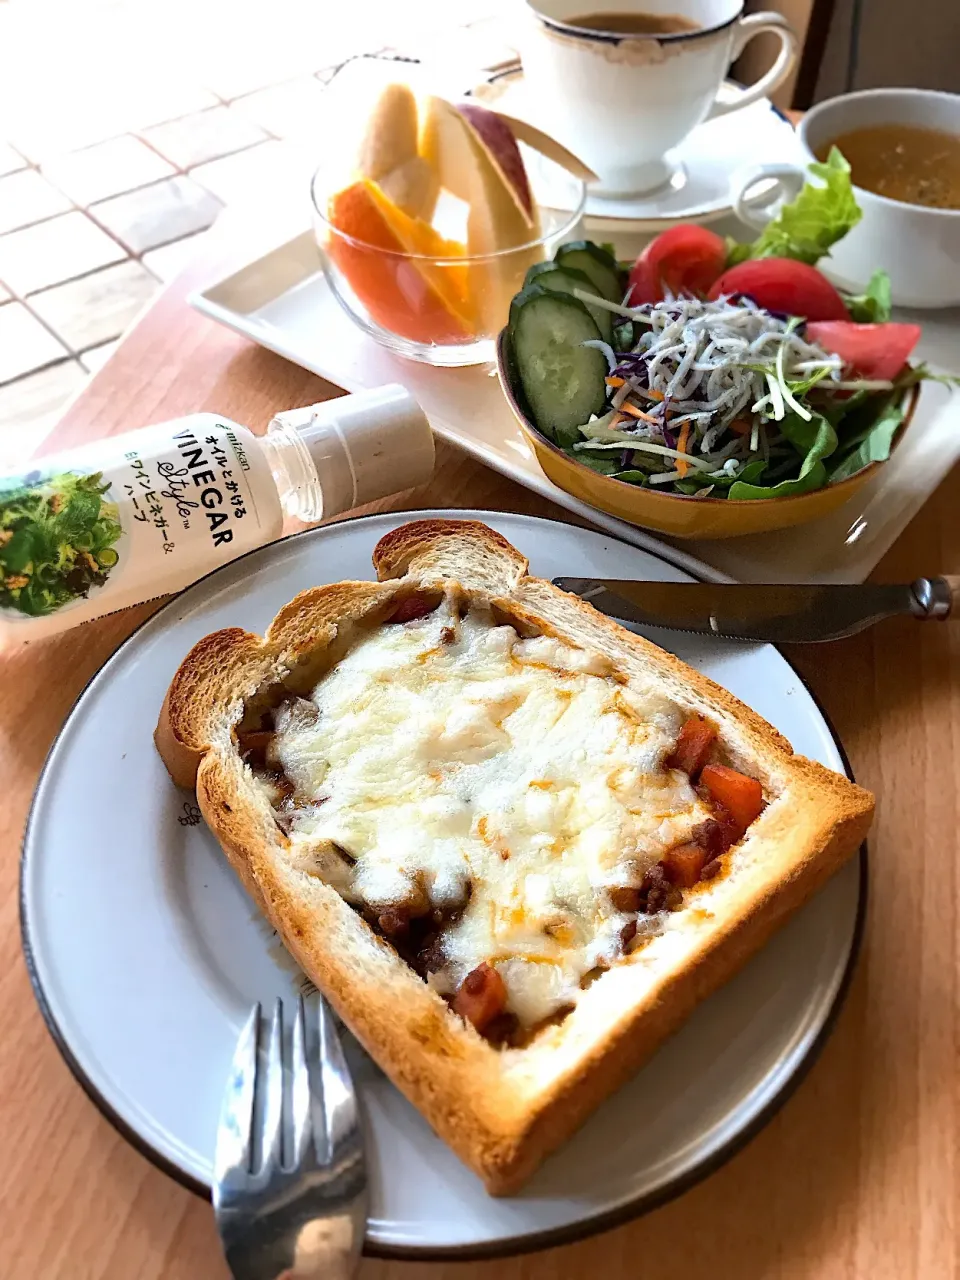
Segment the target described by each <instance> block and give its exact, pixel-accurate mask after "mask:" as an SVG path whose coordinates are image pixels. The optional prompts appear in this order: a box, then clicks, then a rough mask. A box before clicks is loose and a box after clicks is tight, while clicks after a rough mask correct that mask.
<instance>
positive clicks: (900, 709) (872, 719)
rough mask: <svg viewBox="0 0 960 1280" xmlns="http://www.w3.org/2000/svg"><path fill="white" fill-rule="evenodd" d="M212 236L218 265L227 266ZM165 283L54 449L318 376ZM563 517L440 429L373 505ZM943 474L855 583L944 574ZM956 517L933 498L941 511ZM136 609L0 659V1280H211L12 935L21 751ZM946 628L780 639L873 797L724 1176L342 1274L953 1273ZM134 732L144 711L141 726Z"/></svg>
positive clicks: (291, 393)
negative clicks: (415, 482)
mask: <svg viewBox="0 0 960 1280" xmlns="http://www.w3.org/2000/svg"><path fill="white" fill-rule="evenodd" d="M239 251H240V250H239V246H238V245H237V244H233V245H230V244H229V242H227V244H226V245H221V247H220V249H219V250H218V254H219V255H220V256H219V265H221V266H223V265H227V264H230V265H234V264H235V263H236V262H238V261H239V258H238V257H237V255H238V254H239ZM215 270H216V264H211V262H210V261H209V260H208V261H207V262H205V263H204V264H203V267H202V270H201V271H195V272H194V273H192V279H191V278H190V277H189V276H188V278H187V279H186V280H181V281H180V282H177V283H175V284H174V285H173V286H172V287H171V288H170V289H168V290H167V291H166V293H165V294H164V295H163V296H162V297H161V298H160V299H159V301H158V302H157V303H156V305H154V306H153V307H152V308H151V309H150V310H149V312H148V313H147V314H146V315H145V317H144V318H143V319H142V321H141V323H140V324H139V325H138V326H137V327H136V328H135V329H134V331H133V332H132V333H131V334H130V335H129V336H128V337H127V338H126V340H125V341H124V342H123V344H122V345H121V347H120V348H119V350H118V351H117V353H116V354H115V355H114V357H113V358H112V359H111V360H110V362H109V363H108V364H107V365H106V367H105V368H104V369H103V371H102V372H101V373H100V374H99V375H98V376H97V377H96V378H95V379H94V380H93V382H92V383H91V384H90V386H89V387H88V388H87V389H86V390H85V391H84V393H83V394H82V395H81V397H80V398H79V400H77V401H76V402H75V403H74V404H73V405H72V406H71V408H70V409H69V410H68V412H67V414H66V416H65V417H64V419H63V421H62V423H61V424H60V425H59V426H58V427H57V429H56V431H55V433H54V436H53V437H52V439H51V440H50V441H49V442H48V445H47V446H45V451H47V450H49V449H50V448H61V447H64V446H67V445H72V444H76V443H79V442H81V441H86V440H90V439H94V438H96V437H98V436H103V435H108V434H110V433H115V432H119V431H122V430H127V429H131V428H135V427H139V426H145V425H147V424H148V423H151V422H159V421H162V420H163V419H166V418H171V417H174V416H176V415H178V414H183V413H187V412H191V411H194V410H200V409H211V410H216V411H218V412H220V413H223V414H226V415H228V416H230V417H232V418H234V419H236V420H239V421H241V422H245V423H247V424H249V425H251V426H253V427H255V428H256V427H258V426H260V425H264V424H266V422H267V421H268V420H269V418H270V416H271V415H272V413H273V412H275V411H276V410H278V409H285V408H290V407H292V406H295V405H301V404H309V403H311V402H313V401H316V400H320V399H323V398H325V397H327V396H329V395H332V394H334V388H332V387H330V386H328V385H327V384H325V383H323V382H321V381H320V380H319V379H317V378H315V377H313V376H312V375H310V374H308V373H306V372H304V371H303V370H301V369H299V368H297V367H295V366H294V365H291V364H288V363H286V362H285V361H283V360H281V359H280V358H279V357H276V356H273V355H271V354H269V353H267V352H265V351H262V350H260V349H259V348H257V347H255V346H253V345H252V344H250V343H248V342H246V341H244V340H243V339H241V338H239V337H236V336H234V335H232V334H230V333H228V332H227V331H226V330H224V329H222V328H219V327H217V326H216V325H215V324H213V323H212V322H210V321H208V320H206V319H204V318H203V317H201V316H199V315H197V314H196V313H195V312H193V311H191V310H190V309H189V308H188V307H187V305H186V303H185V301H184V299H185V296H186V292H187V289H188V287H189V286H190V285H191V284H196V283H197V281H198V280H199V279H200V278H201V275H202V278H203V280H204V282H206V280H207V279H212V278H214V276H213V272H214V271H215ZM422 506H472V507H489V508H496V509H498V510H512V511H520V512H527V513H530V514H534V515H543V516H549V517H553V518H555V519H567V518H568V517H567V515H566V513H565V512H563V511H561V510H560V509H559V508H555V507H553V506H551V504H550V503H548V502H546V501H544V500H542V499H540V498H538V497H535V496H534V495H532V494H531V493H529V492H527V490H525V489H523V488H520V487H518V486H517V485H515V484H513V483H511V482H510V481H507V480H505V479H503V478H502V477H501V476H499V475H498V474H497V473H495V472H493V471H490V470H487V469H485V468H484V467H482V466H481V465H480V464H479V463H477V462H475V461H473V460H472V459H470V458H468V457H467V456H466V455H465V454H462V453H459V452H457V451H456V450H454V449H453V448H451V447H449V446H446V445H443V444H438V466H437V471H436V475H435V478H434V480H433V481H432V483H431V484H429V485H427V486H426V487H424V488H423V489H421V490H418V491H416V492H413V493H410V494H407V495H405V496H404V497H403V498H401V499H400V500H396V501H393V502H384V503H380V504H377V507H376V508H370V509H371V510H374V509H381V510H387V509H409V508H414V507H422ZM958 509H960V470H957V471H955V472H954V473H953V475H952V476H950V477H949V478H948V479H947V480H946V481H945V482H944V484H943V485H942V486H941V487H940V489H939V491H938V492H937V493H936V494H935V495H934V497H933V498H932V499H931V500H930V501H929V502H928V503H927V505H926V507H925V508H924V509H923V511H922V512H921V513H920V514H919V515H918V516H917V518H916V519H915V520H914V521H913V523H912V524H911V525H910V527H909V528H908V529H907V530H906V532H905V533H904V534H903V536H902V537H901V538H900V540H899V542H898V543H897V544H896V546H895V547H894V548H893V549H892V550H891V552H890V554H889V555H888V556H887V557H886V559H885V560H884V562H883V563H882V565H881V566H880V567H879V569H878V571H877V577H878V578H882V579H886V580H888V581H891V580H909V579H910V578H912V577H914V576H916V575H918V574H930V573H937V572H950V573H960V524H958V520H957V515H956V512H957V510H958ZM951 512H953V513H954V514H953V515H951V514H950V513H951ZM150 608H151V607H150V606H144V607H141V608H139V609H134V610H131V611H129V612H128V613H125V614H123V615H120V616H116V617H113V618H109V619H106V620H103V621H101V622H99V623H94V624H91V625H89V626H87V627H85V628H82V629H81V630H79V631H75V632H72V633H69V632H68V633H67V634H66V635H64V636H62V637H58V638H55V639H52V640H49V641H45V642H39V643H36V644H29V645H23V646H21V647H19V648H16V649H11V650H7V651H5V652H4V653H3V655H2V669H0V787H2V791H3V794H4V795H5V796H6V797H7V799H6V802H5V805H4V807H3V810H2V816H0V834H2V838H0V848H3V849H4V850H5V851H6V852H5V856H4V858H3V861H2V864H0V876H2V879H0V912H2V915H0V948H2V952H0V975H2V977H0V982H2V1002H0V1005H2V1008H3V1010H4V1018H3V1031H2V1034H0V1134H2V1135H3V1137H2V1160H0V1183H2V1185H3V1188H4V1191H3V1195H2V1197H0V1199H2V1201H3V1208H2V1209H0V1277H2V1278H3V1280H88V1278H89V1280H93V1278H96V1280H188V1278H189V1280H198V1278H202V1280H207V1278H209V1280H223V1278H224V1277H226V1276H227V1272H226V1268H225V1266H224V1264H223V1262H222V1260H221V1258H220V1254H219V1250H218V1245H217V1237H216V1232H215V1230H214V1223H213V1217H212V1214H211V1211H210V1208H209V1206H208V1205H207V1204H206V1203H205V1202H203V1201H201V1200H199V1199H197V1198H196V1197H194V1196H193V1195H191V1194H190V1193H189V1192H187V1191H185V1190H183V1189H182V1188H181V1187H180V1186H178V1185H177V1184H176V1183H174V1182H172V1181H171V1180H170V1179H169V1178H167V1177H166V1176H165V1175H164V1174H162V1173H160V1172H158V1171H157V1170H156V1169H155V1168H153V1166H152V1165H150V1164H149V1163H148V1162H147V1161H146V1160H145V1159H144V1158H143V1157H141V1156H140V1155H138V1154H137V1153H136V1152H135V1151H134V1150H133V1149H132V1148H131V1147H129V1146H128V1145H127V1144H126V1143H125V1142H124V1141H123V1139H122V1138H120V1137H119V1136H118V1135H117V1134H116V1133H115V1132H114V1130H113V1129H112V1128H111V1127H110V1125H109V1124H108V1123H107V1121H106V1120H104V1119H103V1118H102V1117H101V1116H100V1114H99V1112H98V1111H97V1110H96V1109H95V1107H94V1106H93V1104H92V1103H91V1102H89V1101H88V1099H87V1098H86V1096H85V1095H84V1093H83V1092H82V1090H81V1089H80V1087H79V1086H78V1085H77V1084H76V1083H75V1081H74V1080H73V1078H72V1076H71V1075H70V1073H69V1071H68V1070H67V1068H66V1066H65V1065H64V1063H63V1062H62V1061H61V1059H60V1056H59V1054H58V1052H57V1050H56V1048H55V1047H54V1044H53V1041H52V1040H51V1039H50V1036H49V1034H48V1032H47V1030H46V1027H45V1026H44V1023H43V1020H42V1018H41V1017H40V1014H39V1012H38V1010H37V1007H36V1005H35V1004H34V1000H33V995H32V992H31V989H30V983H29V981H28V978H27V973H26V969H25V967H24V963H23V959H22V957H21V953H20V934H19V927H18V918H17V887H18V883H17V882H18V853H19V846H20V838H21V833H22V828H23V823H24V818H25V815H26V811H27V807H28V804H29V801H30V797H31V794H32V791H33V788H34V785H35V782H36V779H37V775H38V772H39V770H40V767H41V765H42V763H43V759H44V755H45V753H46V751H47V749H48V748H49V746H50V743H51V742H52V740H53V738H54V735H55V734H56V732H57V730H58V729H59V728H60V725H61V724H62V722H63V719H64V717H65V716H66V714H67V712H68V710H69V708H70V706H71V704H72V703H73V700H74V699H75V697H76V696H77V694H78V693H79V692H80V690H81V689H82V688H83V686H84V684H85V683H86V681H87V680H88V679H89V678H90V676H91V675H92V674H93V673H94V672H95V671H96V670H97V669H98V668H99V667H100V666H101V665H102V663H103V662H104V660H105V659H106V658H107V656H108V655H109V654H110V653H111V652H112V651H113V649H114V648H115V647H116V646H117V644H119V642H120V641H121V640H122V639H123V638H124V637H125V636H126V635H127V634H128V633H129V632H130V631H131V630H132V629H133V628H134V627H135V626H136V625H137V623H138V622H139V621H140V620H141V619H142V618H143V617H144V616H146V614H147V613H149V612H150ZM958 649H960V626H957V627H951V626H944V625H935V624H926V625H921V624H917V623H911V622H909V621H899V622H891V623H888V624H885V625H884V626H882V627H880V628H877V629H875V630H873V631H871V632H868V633H866V634H864V635H862V636H859V637H857V638H855V639H851V640H848V641H844V642H842V643H839V644H834V645H829V646H821V647H814V648H811V649H808V650H805V651H799V650H797V651H794V652H791V653H790V654H789V656H790V658H791V659H792V660H793V661H794V662H795V663H796V664H797V665H798V666H799V668H800V669H801V671H802V672H803V674H804V676H805V677H806V678H807V679H808V681H809V683H810V684H811V685H812V687H813V689H814V690H815V692H816V693H817V695H818V696H819V698H820V699H821V701H822V703H823V705H824V706H825V708H826V709H827V712H828V713H829V715H830V717H831V719H832V720H833V722H834V724H835V726H836V728H837V730H838V731H839V733H840V735H841V737H842V739H843V741H844V743H845V745H846V748H847V750H848V752H849V755H850V758H851V760H852V762H853V767H854V770H855V772H856V774H857V777H858V779H859V780H860V781H861V782H862V783H864V784H865V785H866V786H868V787H870V788H872V789H873V790H875V791H876V792H877V794H878V796H879V808H878V818H877V823H876V826H875V828H874V833H873V836H872V840H871V850H870V853H871V859H870V876H871V880H870V901H869V911H868V920H867V929H866V940H865V945H864V949H863V953H862V957H861V960H860V964H859V968H858V970H857V972H856V976H855V978H854V981H853V984H852V987H851V990H850V993H849V996H848V999H847V1002H846V1006H845V1008H844V1009H843V1012H842V1014H841V1016H840V1018H839V1021H838V1023H837V1025H836V1029H835V1031H834V1033H833V1035H832V1037H831V1038H830V1040H829V1042H828V1044H827V1046H826V1048H825V1049H824V1052H823V1054H822V1056H821V1057H820V1059H819V1061H818V1062H817V1063H816V1065H815V1066H814V1068H813V1070H812V1071H811V1072H810V1074H809V1076H808V1077H807V1078H806V1079H805V1080H804V1082H803V1083H802V1085H801V1086H800V1088H799V1089H798V1091H797V1092H796V1093H795V1094H794V1095H793V1097H791V1098H790V1100H789V1101H788V1102H787V1104H786V1105H785V1106H784V1108H783V1110H782V1111H780V1113H779V1114H778V1115H777V1116H776V1117H775V1119H774V1120H773V1121H772V1122H771V1123H770V1124H769V1125H768V1126H767V1127H766V1129H765V1130H764V1131H763V1132H762V1133H760V1134H759V1136H757V1137H756V1138H755V1139H754V1140H753V1141H752V1142H751V1143H750V1144H749V1145H748V1146H747V1147H746V1148H745V1149H744V1150H743V1151H741V1152H740V1153H739V1154H738V1155H737V1156H736V1157H734V1159H732V1160H731V1161H730V1162H729V1163H728V1164H727V1165H726V1166H725V1167H724V1168H723V1169H721V1170H720V1171H718V1172H716V1173H714V1174H713V1175H712V1176H711V1177H709V1178H708V1179H707V1180H706V1181H705V1182H703V1183H701V1184H700V1185H699V1186H697V1187H696V1188H694V1189H693V1190H691V1191H689V1192H687V1193H686V1194H685V1195H683V1196H682V1197H680V1198H679V1199H678V1200H675V1201H674V1202H673V1203H672V1204H669V1205H667V1206H665V1207H664V1208H661V1209H659V1210H657V1211H655V1212H653V1213H651V1214H649V1215H648V1216H646V1217H645V1218H643V1219H641V1220H639V1221H636V1222H633V1223H631V1224H630V1225H627V1226H624V1227H621V1228H619V1229H617V1230H615V1231H612V1232H609V1233H607V1234H606V1235H602V1236H598V1237H594V1238H592V1239H588V1240H585V1241H583V1242H581V1243H579V1244H576V1245H572V1246H567V1247H564V1248H560V1249H556V1250H552V1251H548V1252H544V1253H540V1254H533V1255H528V1256H526V1257H521V1258H517V1259H512V1260H504V1261H494V1262H485V1263H457V1264H423V1263H419V1264H417V1263H395V1262H381V1261H374V1260H368V1261H366V1262H364V1264H363V1266H362V1268H361V1275H362V1277H363V1278H364V1280H412V1278H413V1277H414V1276H418V1277H419V1276H421V1275H427V1276H429V1278H430V1280H453V1278H454V1277H456V1280H521V1278H522V1280H581V1278H582V1280H593V1278H594V1277H600V1276H603V1277H604V1280H628V1278H629V1280H646V1277H650V1278H651V1280H654V1278H655V1280H700V1278H701V1277H703V1278H704V1280H706V1278H709V1280H725V1278H726V1277H736V1280H755V1278H756V1277H764V1278H766V1277H770V1278H774V1277H775V1278H777V1280H801V1278H802V1280H855V1278H856V1280H914V1278H917V1280H944V1278H946V1277H953V1276H960V1261H958V1243H957V1239H958V1236H957V1227H958V1222H957V1214H958V1192H960V1096H958V1081H960V1072H958V1065H960V1064H958V1043H960V1017H958V1001H957V994H958V993H957V978H958V955H957V947H958V915H957V871H956V868H957V844H958V841H957V832H958V829H960V812H958V795H960V714H958V713H960V692H958V684H957V681H956V680H955V679H954V678H953V676H954V673H955V671H956V662H957V654H958ZM149 727H150V726H145V731H146V730H147V728H149Z"/></svg>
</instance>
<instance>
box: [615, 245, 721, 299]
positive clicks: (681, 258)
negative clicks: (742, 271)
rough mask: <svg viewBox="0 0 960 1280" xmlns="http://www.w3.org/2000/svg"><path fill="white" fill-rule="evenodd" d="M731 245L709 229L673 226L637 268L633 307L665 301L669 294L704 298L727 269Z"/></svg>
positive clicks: (633, 276)
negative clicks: (728, 249)
mask: <svg viewBox="0 0 960 1280" xmlns="http://www.w3.org/2000/svg"><path fill="white" fill-rule="evenodd" d="M726 256H727V246H726V244H725V243H724V241H723V239H722V237H720V236H718V235H717V234H716V233H715V232H713V231H708V230H707V228H706V227H697V226H683V227H670V228H669V230H667V231H661V232H660V234H659V235H658V236H657V237H656V238H655V239H654V240H651V241H650V243H649V244H648V245H647V247H646V248H645V249H644V251H643V253H641V255H640V257H639V258H638V259H637V260H636V262H635V263H634V265H633V270H632V271H631V272H630V282H629V286H628V287H629V290H630V292H629V294H628V297H629V305H630V306H632V307H638V306H642V305H643V304H644V303H652V302H662V301H663V299H664V297H665V296H666V294H667V292H668V291H669V292H670V293H672V294H673V295H674V296H675V297H676V296H677V295H678V294H681V293H685V294H689V295H692V296H693V297H697V298H702V297H703V296H704V294H705V293H706V292H707V290H708V289H709V288H710V286H711V285H712V284H713V282H714V280H716V278H717V276H718V275H719V274H720V272H721V271H722V270H723V264H724V261H725V260H726Z"/></svg>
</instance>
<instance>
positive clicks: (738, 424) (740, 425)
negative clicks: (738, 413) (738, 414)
mask: <svg viewBox="0 0 960 1280" xmlns="http://www.w3.org/2000/svg"><path fill="white" fill-rule="evenodd" d="M729 425H730V430H731V431H735V432H736V433H737V435H738V436H745V435H746V434H747V432H748V431H751V430H752V429H753V428H752V427H751V426H750V423H749V422H748V421H747V420H746V418H734V420H733V422H731V423H730V424H729Z"/></svg>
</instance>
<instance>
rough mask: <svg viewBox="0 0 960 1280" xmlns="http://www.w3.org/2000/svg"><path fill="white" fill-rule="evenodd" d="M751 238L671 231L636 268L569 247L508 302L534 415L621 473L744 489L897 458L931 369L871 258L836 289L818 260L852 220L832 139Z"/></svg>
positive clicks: (635, 478)
mask: <svg viewBox="0 0 960 1280" xmlns="http://www.w3.org/2000/svg"><path fill="white" fill-rule="evenodd" d="M811 171H812V172H811V176H812V178H813V179H814V180H815V181H811V182H808V183H807V184H806V186H805V187H804V188H803V190H802V191H801V192H800V194H799V196H798V197H797V199H796V200H795V201H794V202H793V203H792V204H790V205H787V206H786V207H784V208H783V209H782V210H781V212H780V214H779V215H778V216H777V217H776V218H775V219H773V221H771V222H770V223H769V224H768V226H767V227H766V229H765V230H764V231H763V233H762V234H761V235H760V236H759V237H758V238H757V240H755V241H754V242H753V243H752V244H738V243H735V242H732V241H729V240H724V239H722V238H721V237H720V236H718V235H716V234H715V233H714V232H712V231H710V230H709V228H706V227H698V226H677V227H672V228H670V229H669V230H668V231H665V232H663V233H662V234H661V235H660V236H658V237H657V238H656V239H655V240H653V241H652V242H651V243H650V244H649V245H648V246H647V248H646V249H645V250H644V251H643V253H642V254H641V255H640V257H639V258H638V259H637V261H636V262H635V263H633V264H632V265H630V264H621V263H618V262H617V261H616V260H615V258H614V257H613V255H612V252H611V251H610V249H609V248H608V247H606V246H600V245H596V244H593V243H592V242H590V241H578V242H576V243H575V244H572V245H563V246H561V248H560V249H559V250H558V251H557V253H556V255H555V257H554V259H553V261H552V262H549V263H538V264H537V265H536V266H535V267H533V268H531V270H530V272H529V273H528V275H527V280H526V282H525V285H524V288H523V289H522V290H521V292H520V293H519V294H517V296H516V297H515V298H514V300H513V303H512V306H511V313H510V323H509V328H508V333H507V338H506V350H505V355H506V358H507V362H508V371H509V373H510V374H511V375H512V376H511V381H512V384H513V386H514V388H515V390H516V391H517V393H518V395H519V397H520V399H521V401H522V402H523V407H524V408H525V410H526V411H527V412H528V415H529V416H530V417H531V418H532V420H533V422H534V424H535V425H536V427H537V428H538V429H539V430H540V431H541V432H542V434H543V435H545V436H546V437H547V438H548V439H550V440H551V441H552V442H553V443H554V444H555V445H557V446H558V447H559V448H561V449H562V450H563V451H564V452H565V453H567V454H568V455H569V456H570V457H572V458H575V459H576V460H577V461H578V462H580V463H582V464H583V465H584V466H587V467H590V468H592V469H593V470H595V471H598V472H601V473H602V474H604V475H609V476H612V477H614V478H615V479H618V480H622V481H624V482H626V483H628V484H632V485H639V486H644V487H649V488H651V489H657V490H659V491H661V492H667V493H675V494H680V495H684V496H689V497H699V498H703V497H712V498H724V499H727V500H730V501H746V500H751V499H757V498H777V497H788V496H791V495H794V494H799V493H805V492H808V491H809V490H812V489H819V488H823V487H824V486H826V485H829V484H836V483H839V482H840V481H842V480H846V479H848V478H849V477H851V476H853V475H856V474H857V473H858V472H860V471H862V470H863V469H864V468H866V467H868V466H870V465H871V464H872V463H874V462H881V461H883V460H885V459H886V458H887V457H889V454H890V451H891V449H892V448H893V445H894V442H895V440H896V437H897V433H898V430H899V428H900V427H901V425H902V423H903V421H904V416H905V413H906V411H907V407H908V404H909V396H908V392H909V390H910V388H912V387H914V386H915V385H916V384H917V383H918V382H919V381H921V380H922V379H924V378H926V377H929V376H931V375H930V374H929V373H928V371H927V370H926V369H925V368H924V367H923V366H919V367H911V366H910V365H909V364H908V363H907V361H908V357H909V356H910V354H911V352H912V351H913V349H914V347H915V346H916V343H917V341H918V340H919V338H920V328H919V326H917V325H913V324H898V323H894V322H891V320H890V284H889V280H888V279H887V276H886V274H885V273H884V272H882V271H878V272H877V273H876V274H875V275H874V277H873V279H872V280H871V281H870V284H869V286H868V288H867V289H866V290H865V291H864V293H863V294H862V295H859V296H856V297H854V296H851V295H843V294H841V293H840V292H839V291H838V290H837V289H836V288H835V287H834V286H833V284H831V283H830V281H829V280H828V279H827V278H826V276H824V275H823V274H822V273H821V272H820V271H818V270H817V268H816V265H815V264H816V262H817V261H818V260H819V259H820V258H822V257H823V255H824V254H826V253H827V252H828V251H829V248H830V246H831V245H832V244H834V243H835V242H836V241H837V240H838V239H840V238H841V237H842V236H843V235H845V234H846V233H847V232H848V231H849V230H850V229H851V228H852V227H853V226H854V225H855V224H856V223H857V221H858V220H859V218H860V210H859V208H858V207H857V203H856V199H855V196H854V192H853V188H852V186H851V183H850V173H849V166H848V165H847V163H846V161H845V160H844V158H843V156H842V155H840V153H839V152H838V151H836V150H835V149H834V151H833V152H832V153H831V156H830V158H829V159H828V161H826V162H825V163H822V164H815V165H812V166H811Z"/></svg>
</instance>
